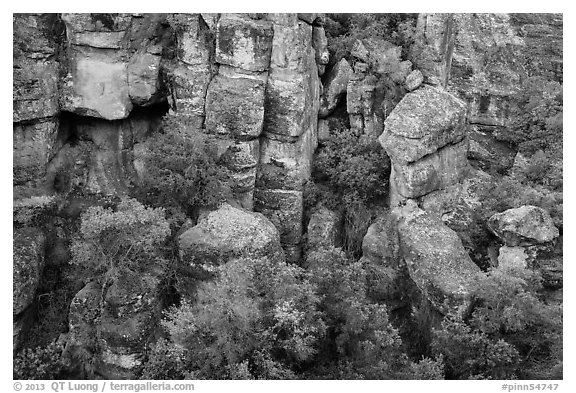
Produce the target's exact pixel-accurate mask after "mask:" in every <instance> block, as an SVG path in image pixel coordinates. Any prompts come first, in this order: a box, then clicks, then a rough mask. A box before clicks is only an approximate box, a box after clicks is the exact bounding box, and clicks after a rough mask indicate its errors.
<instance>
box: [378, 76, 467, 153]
mask: <svg viewBox="0 0 576 393" xmlns="http://www.w3.org/2000/svg"><path fill="white" fill-rule="evenodd" d="M384 124H385V130H384V133H383V134H382V135H381V136H380V138H379V139H380V143H381V144H382V146H383V147H384V149H386V152H387V153H388V155H389V156H390V158H391V159H392V161H394V162H398V163H402V164H404V163H409V162H414V161H417V160H419V159H420V158H422V157H424V156H426V155H428V154H431V153H434V152H435V151H436V150H438V149H439V148H441V147H443V146H446V145H447V144H454V143H456V142H459V141H461V140H462V139H463V138H464V137H465V136H466V133H467V129H466V104H465V103H464V102H463V101H461V100H459V99H458V98H456V97H454V96H453V95H451V94H449V93H446V92H445V91H442V90H440V89H437V88H434V87H430V86H426V87H424V88H422V89H418V90H416V91H414V92H412V93H409V94H406V96H404V98H403V99H402V101H400V103H399V104H398V105H397V106H396V107H395V108H394V110H393V111H392V113H391V114H390V116H388V118H387V119H386V121H385V122H384Z"/></svg>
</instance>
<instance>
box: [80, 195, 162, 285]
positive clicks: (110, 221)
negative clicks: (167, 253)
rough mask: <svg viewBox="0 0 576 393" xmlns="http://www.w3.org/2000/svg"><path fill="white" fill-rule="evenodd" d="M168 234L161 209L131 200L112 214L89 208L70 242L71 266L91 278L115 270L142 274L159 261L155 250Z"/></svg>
mask: <svg viewBox="0 0 576 393" xmlns="http://www.w3.org/2000/svg"><path fill="white" fill-rule="evenodd" d="M169 234H170V228H169V225H168V222H167V221H166V219H165V218H164V211H163V209H160V208H158V209H153V208H148V207H145V206H144V205H142V204H141V203H140V202H138V201H136V200H135V199H128V198H125V199H123V200H122V201H121V202H120V203H119V204H118V206H117V207H116V210H112V209H110V208H102V207H100V206H96V207H90V208H88V210H87V211H86V212H85V213H84V214H82V217H81V225H80V233H79V236H78V237H77V238H76V239H74V240H73V242H72V247H71V251H72V262H73V263H74V264H77V265H80V266H83V267H84V268H86V269H87V270H88V271H89V272H91V273H92V274H95V275H97V274H101V273H105V272H109V271H110V270H112V269H115V268H131V269H134V270H135V271H143V270H144V269H145V267H146V266H147V265H149V264H151V263H153V262H155V261H156V260H157V259H159V258H160V255H159V252H158V248H159V246H160V245H162V244H163V242H164V241H165V240H166V238H167V237H168V235H169Z"/></svg>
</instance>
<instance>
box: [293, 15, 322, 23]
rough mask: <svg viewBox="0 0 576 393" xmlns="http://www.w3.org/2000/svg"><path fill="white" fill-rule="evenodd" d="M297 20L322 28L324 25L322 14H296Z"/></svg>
mask: <svg viewBox="0 0 576 393" xmlns="http://www.w3.org/2000/svg"><path fill="white" fill-rule="evenodd" d="M297 15H298V19H300V20H303V21H304V22H306V23H308V24H310V25H317V26H322V25H323V24H324V14H321V13H298V14H297Z"/></svg>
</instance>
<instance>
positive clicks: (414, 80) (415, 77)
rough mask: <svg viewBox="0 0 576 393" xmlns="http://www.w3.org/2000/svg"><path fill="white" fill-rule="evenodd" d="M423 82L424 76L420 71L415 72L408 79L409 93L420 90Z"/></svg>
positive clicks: (407, 87)
mask: <svg viewBox="0 0 576 393" xmlns="http://www.w3.org/2000/svg"><path fill="white" fill-rule="evenodd" d="M423 82H424V75H422V72H421V71H420V70H414V71H412V72H411V73H410V74H409V75H408V76H407V77H406V82H405V84H406V89H407V90H408V91H414V90H416V89H417V88H419V87H420V86H421V85H422V83H423Z"/></svg>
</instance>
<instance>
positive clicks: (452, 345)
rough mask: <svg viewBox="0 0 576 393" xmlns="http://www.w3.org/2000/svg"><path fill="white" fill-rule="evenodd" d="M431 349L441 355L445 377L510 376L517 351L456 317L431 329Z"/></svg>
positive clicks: (479, 377) (500, 377)
mask: <svg viewBox="0 0 576 393" xmlns="http://www.w3.org/2000/svg"><path fill="white" fill-rule="evenodd" d="M432 352H433V353H434V354H435V355H436V356H442V357H443V360H444V364H445V366H446V376H447V378H448V379H509V378H514V370H515V366H516V364H517V362H518V351H516V349H514V347H513V346H512V345H510V344H508V343H507V342H506V341H504V340H502V339H500V340H492V339H490V337H488V335H486V334H485V333H483V332H480V331H477V330H473V329H472V328H471V327H470V326H468V325H467V324H466V323H464V321H462V320H461V319H460V318H458V317H456V316H448V317H446V318H445V319H444V321H442V327H441V328H440V329H436V330H434V331H433V339H432Z"/></svg>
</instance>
